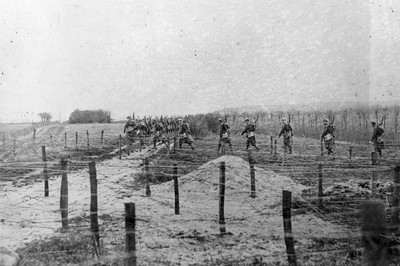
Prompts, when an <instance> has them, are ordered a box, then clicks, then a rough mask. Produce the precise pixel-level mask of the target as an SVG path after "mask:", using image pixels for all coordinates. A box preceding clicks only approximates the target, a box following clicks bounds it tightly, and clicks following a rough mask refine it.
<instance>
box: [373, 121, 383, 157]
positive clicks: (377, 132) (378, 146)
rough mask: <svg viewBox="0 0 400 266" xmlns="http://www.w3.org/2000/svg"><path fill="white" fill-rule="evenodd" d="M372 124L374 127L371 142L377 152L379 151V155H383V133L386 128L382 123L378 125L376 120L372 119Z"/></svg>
mask: <svg viewBox="0 0 400 266" xmlns="http://www.w3.org/2000/svg"><path fill="white" fill-rule="evenodd" d="M371 125H372V128H373V131H372V137H371V141H370V143H371V144H374V149H375V152H377V153H378V155H379V157H380V158H381V157H382V149H383V147H384V142H383V137H382V135H383V133H384V132H385V130H384V129H383V128H382V126H381V125H379V126H377V125H376V122H375V121H371Z"/></svg>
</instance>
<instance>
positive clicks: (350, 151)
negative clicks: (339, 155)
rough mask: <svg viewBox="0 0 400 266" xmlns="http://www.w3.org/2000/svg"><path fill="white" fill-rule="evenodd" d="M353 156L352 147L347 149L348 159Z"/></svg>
mask: <svg viewBox="0 0 400 266" xmlns="http://www.w3.org/2000/svg"><path fill="white" fill-rule="evenodd" d="M352 156H353V147H349V159H350V160H351V157H352Z"/></svg>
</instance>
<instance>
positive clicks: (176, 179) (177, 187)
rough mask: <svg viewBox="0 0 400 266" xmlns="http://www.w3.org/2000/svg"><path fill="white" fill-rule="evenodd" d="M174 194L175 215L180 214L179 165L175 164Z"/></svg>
mask: <svg viewBox="0 0 400 266" xmlns="http://www.w3.org/2000/svg"><path fill="white" fill-rule="evenodd" d="M173 178H174V192H175V214H179V184H178V165H177V164H176V163H174V172H173Z"/></svg>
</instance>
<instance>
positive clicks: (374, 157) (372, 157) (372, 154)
mask: <svg viewBox="0 0 400 266" xmlns="http://www.w3.org/2000/svg"><path fill="white" fill-rule="evenodd" d="M371 164H372V165H375V164H376V152H374V151H373V152H371Z"/></svg>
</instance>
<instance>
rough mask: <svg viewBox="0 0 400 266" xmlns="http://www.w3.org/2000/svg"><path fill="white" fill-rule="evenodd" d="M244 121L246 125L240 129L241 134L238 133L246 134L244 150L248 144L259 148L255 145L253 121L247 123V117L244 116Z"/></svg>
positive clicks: (247, 147)
mask: <svg viewBox="0 0 400 266" xmlns="http://www.w3.org/2000/svg"><path fill="white" fill-rule="evenodd" d="M244 121H245V123H246V127H245V128H244V130H243V131H242V134H240V135H243V134H246V137H247V141H246V150H248V149H249V146H250V145H252V146H254V147H255V148H256V149H257V150H259V148H258V147H257V145H256V135H255V131H256V124H255V123H254V122H252V123H249V119H248V118H246V119H245V120H244Z"/></svg>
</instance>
